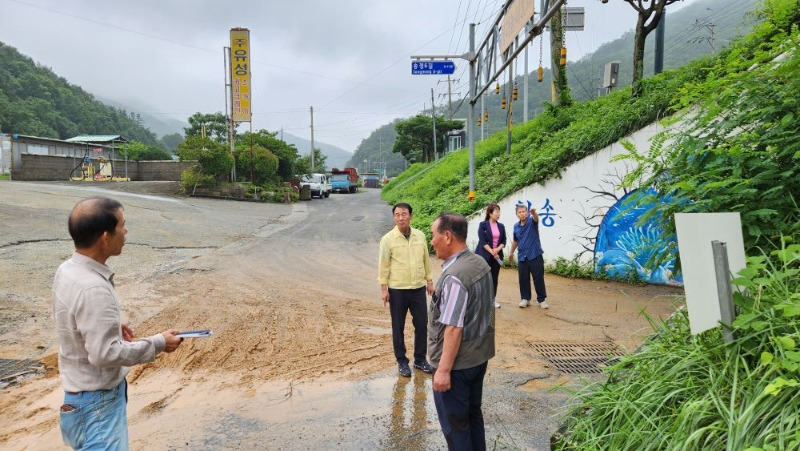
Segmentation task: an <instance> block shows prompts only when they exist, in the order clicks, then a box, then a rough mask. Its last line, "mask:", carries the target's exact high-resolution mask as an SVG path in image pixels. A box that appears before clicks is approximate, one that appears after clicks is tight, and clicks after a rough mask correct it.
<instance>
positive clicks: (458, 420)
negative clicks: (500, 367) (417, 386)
mask: <svg viewBox="0 0 800 451" xmlns="http://www.w3.org/2000/svg"><path fill="white" fill-rule="evenodd" d="M487 366H488V362H487V363H484V364H482V365H478V366H476V367H472V368H467V369H464V370H453V371H451V372H450V390H448V391H446V392H444V393H439V392H433V402H434V404H435V405H436V415H437V416H438V417H439V424H440V425H441V426H442V433H443V434H444V438H445V439H446V440H447V448H448V449H451V450H459V451H460V450H485V449H486V431H485V429H484V426H483V412H482V411H481V400H482V398H483V377H484V376H485V375H486V367H487Z"/></svg>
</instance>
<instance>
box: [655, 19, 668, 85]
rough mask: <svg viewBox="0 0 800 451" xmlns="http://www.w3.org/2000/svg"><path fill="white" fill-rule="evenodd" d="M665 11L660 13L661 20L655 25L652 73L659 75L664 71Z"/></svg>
mask: <svg viewBox="0 0 800 451" xmlns="http://www.w3.org/2000/svg"><path fill="white" fill-rule="evenodd" d="M666 21H667V9H666V8H664V11H663V12H662V13H661V19H660V20H659V21H658V25H656V50H655V54H654V55H653V56H654V57H655V61H654V62H653V73H654V74H660V73H661V72H662V71H663V70H664V29H665V28H666V23H665V22H666Z"/></svg>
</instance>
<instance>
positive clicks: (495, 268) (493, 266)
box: [486, 258, 500, 299]
mask: <svg viewBox="0 0 800 451" xmlns="http://www.w3.org/2000/svg"><path fill="white" fill-rule="evenodd" d="M486 263H489V269H490V270H491V271H492V284H494V292H493V294H494V296H493V297H492V299H497V280H498V278H499V277H500V263H498V262H497V260H496V259H494V258H490V259H489V261H488V262H486Z"/></svg>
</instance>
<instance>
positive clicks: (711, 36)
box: [687, 19, 717, 52]
mask: <svg viewBox="0 0 800 451" xmlns="http://www.w3.org/2000/svg"><path fill="white" fill-rule="evenodd" d="M714 27H716V25H715V24H714V23H713V22H707V21H704V22H700V20H699V19H695V20H694V25H692V27H691V28H692V30H700V29H701V28H705V29H707V30H708V33H709V37H707V38H706V37H695V38H692V39H690V40H688V41H687V42H689V43H692V44H697V43H700V42H702V41H708V44H709V45H710V46H711V51H712V52H716V51H717V49H716V47H715V46H714V42H715V40H716V33H715V31H714Z"/></svg>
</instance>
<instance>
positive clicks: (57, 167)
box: [11, 154, 197, 181]
mask: <svg viewBox="0 0 800 451" xmlns="http://www.w3.org/2000/svg"><path fill="white" fill-rule="evenodd" d="M19 157H20V159H19V163H20V164H19V166H18V167H17V166H16V165H15V167H14V168H13V169H12V170H11V180H27V181H53V180H69V179H70V174H71V173H72V171H73V169H75V168H76V167H78V166H79V165H80V163H81V160H82V159H81V158H77V157H69V156H61V155H29V154H21V155H19ZM95 164H97V163H95ZM196 164H197V163H196V162H194V161H171V160H167V161H138V162H137V161H129V162H127V167H126V163H125V161H124V160H114V162H113V168H114V177H126V176H127V177H128V178H130V179H131V181H180V179H181V172H183V171H184V170H186V169H189V168H191V167H194V166H195V165H196ZM126 169H127V170H126ZM126 174H127V175H126ZM74 176H75V177H80V176H81V172H80V170H78V171H77V172H76V173H75V174H74Z"/></svg>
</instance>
